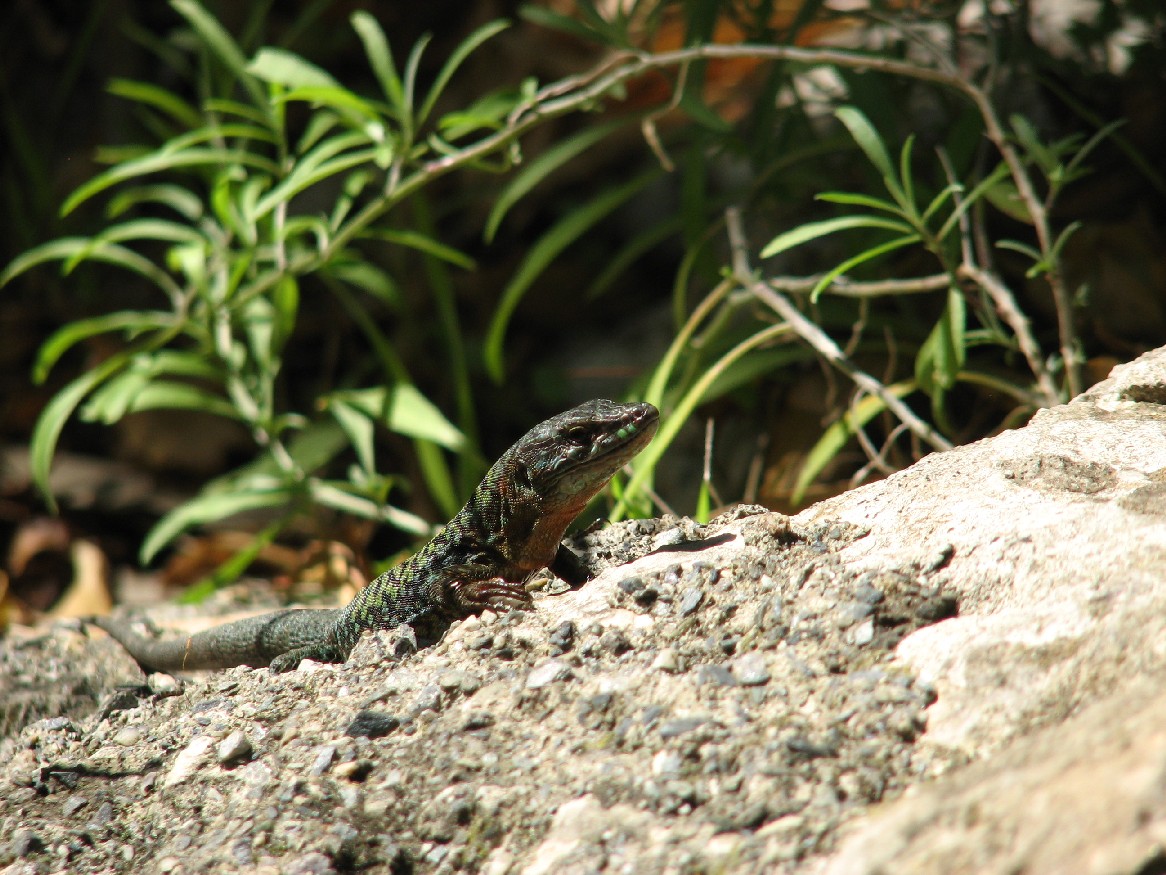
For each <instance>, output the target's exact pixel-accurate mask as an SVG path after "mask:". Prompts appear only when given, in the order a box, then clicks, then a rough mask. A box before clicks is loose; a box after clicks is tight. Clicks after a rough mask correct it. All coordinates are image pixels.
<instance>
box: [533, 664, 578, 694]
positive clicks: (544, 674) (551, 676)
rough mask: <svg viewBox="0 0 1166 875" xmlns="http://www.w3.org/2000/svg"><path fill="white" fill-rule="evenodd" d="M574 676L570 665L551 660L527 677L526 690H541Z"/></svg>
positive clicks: (534, 669)
mask: <svg viewBox="0 0 1166 875" xmlns="http://www.w3.org/2000/svg"><path fill="white" fill-rule="evenodd" d="M573 675H574V673H573V672H572V671H571V666H570V665H568V664H567V663H565V662H563V661H561V660H558V659H551V660H548V661H546V662H544V663H543V664H542V665H540V666H537V667H536V668H533V669H531V672H530V674H528V675H527V676H526V688H527V689H528V690H541V689H542V688H543V687H547V686H550V685H551V684H553V683H555V682H556V681H563V680H567V679H568V678H570V677H572V676H573Z"/></svg>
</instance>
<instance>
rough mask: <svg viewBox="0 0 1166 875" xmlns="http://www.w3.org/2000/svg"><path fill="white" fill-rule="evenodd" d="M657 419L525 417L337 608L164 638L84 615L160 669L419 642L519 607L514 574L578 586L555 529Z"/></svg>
mask: <svg viewBox="0 0 1166 875" xmlns="http://www.w3.org/2000/svg"><path fill="white" fill-rule="evenodd" d="M658 425H659V412H658V411H657V410H656V408H655V407H653V406H652V405H651V404H648V403H646V402H636V403H631V404H617V403H615V402H612V401H605V400H602V399H596V400H594V401H588V402H586V403H584V404H580V405H579V406H578V407H574V408H572V409H570V410H567V411H566V412H564V413H560V414H558V415H557V416H553V417H551V418H550V419H548V420H546V421H545V422H542V423H540V424H538V425H536V426H535V427H534V428H532V429H531V430H530V431H528V432H527V433H526V434H525V435H524V436H523V437H521V438H520V439H519V440H518V442H517V443H515V444H514V445H513V446H512V447H510V449H508V450H507V451H506V452H505V453H503V454H502V455H501V457H499V459H498V461H496V462H495V463H494V464H493V465H492V466H491V467H490V470H489V471H488V472H487V473H486V476H485V477H484V478H483V480H482V482H481V483H480V484H479V485H478V487H477V488H476V489H475V490H474V492H473V494H472V495H471V496H470V498H469V500H468V501H467V502H466V504H465V506H464V507H462V509H461V510H459V511H458V512H457V513H456V514H455V515H454V517H453V519H451V520H450V521H449V523H448V524H447V525H446V526H445V527H444V528H443V529H442V530H441V531H440V532H438V533H437V534H436V535H435V536H434V537H433V539H432V540H431V541H429V543H428V544H426V545H425V546H424V547H422V548H421V550H419V551H418V552H417V553H415V554H414V555H413V556H412V557H411V558H409V559H407V560H405V561H404V562H402V563H401V564H400V565H397V566H396V567H394V568H391V569H389V570H388V571H386V572H385V573H384V574H382V575H380V576H379V577H377V578H376V579H375V580H373V581H372V583H370V584H369V585H368V586H366V587H365V588H364V589H362V590H361V591H360V592H358V593H357V594H356V595H355V596H354V597H353V599H352V601H350V602H349V603H348V604H347V605H346V606H344V607H343V608H333V609H296V608H289V609H285V610H281V611H276V612H274V613H268V614H262V615H259V616H256V617H250V618H247V619H243V620H239V621H237V622H234V623H227V624H225V625H221V626H216V627H213V628H210V629H207V630H205V631H203V632H199V633H197V634H194V635H191V636H189V637H187V638H170V639H165V638H152V637H148V636H147V635H143V634H141V633H139V632H137V631H136V630H135V624H134V623H133V622H132V621H130V620H128V619H125V618H116V617H98V618H94V619H93V620H92V622H93V623H94V625H96V626H98V627H99V628H101V629H104V630H105V631H106V632H107V633H109V635H111V636H112V637H113V638H114V639H115V640H117V641H118V642H119V643H120V644H121V645H122V646H123V647H125V649H126V650H127V651H129V653H130V655H131V656H132V657H133V658H134V659H135V660H136V661H137V662H138V663H139V664H140V665H142V666H144V667H146V668H150V669H155V670H161V671H173V670H196V669H220V668H230V667H232V666H236V665H249V666H252V667H257V668H259V667H263V666H268V667H269V668H270V669H271V671H272V672H273V673H279V672H286V671H290V670H291V669H294V668H296V667H297V666H298V665H299V664H300V661H301V660H303V659H313V660H315V661H317V662H343V661H345V660H346V659H347V658H348V655H349V653H350V652H351V651H352V648H353V647H355V646H356V642H357V641H358V640H359V639H360V637H361V635H362V634H363V633H364V632H365V631H367V630H376V629H383V630H389V629H394V628H397V627H399V626H402V625H408V626H410V627H412V628H413V630H414V634H415V636H416V638H417V641H418V644H419V645H420V644H422V643H432V642H433V641H436V640H438V639H439V638H440V636H441V634H443V633H444V631H445V629H447V628H448V627H449V625H451V624H452V623H453V622H454V621H455V620H458V619H462V618H464V617H467V616H469V615H471V614H476V613H479V612H481V611H483V610H485V609H487V608H495V609H500V608H528V607H530V606H531V605H532V600H531V597H530V594H529V593H528V592H527V590H526V587H525V586H524V581H525V580H526V579H527V578H529V577H530V576H531V575H533V574H534V573H535V572H537V571H539V570H540V569H543V568H547V567H550V568H553V569H555V570H558V569H559V568H560V567H562V568H565V569H571V570H570V571H563V572H562V576H564V577H568V575H570V576H573V577H575V578H576V579H574V580H571V581H570V582H572V583H578V582H581V580H582V576H581V575H580V574H579V570H580V569H579V560H578V558H577V557H575V555H574V554H573V553H571V552H570V551H569V550H568V549H567V547H566V546H564V545H563V544H562V539H563V535H564V534H565V533H566V530H567V527H568V526H569V525H571V523H572V522H574V520H575V518H576V517H577V516H578V515H579V514H580V513H581V512H582V511H583V508H584V507H585V506H586V505H587V503H588V502H589V501H590V500H591V499H592V498H593V497H594V496H595V495H596V494H597V493H598V492H599V491H600V490H601V489H603V487H604V486H606V485H607V482H608V481H609V480H610V479H611V478H612V476H613V475H614V474H615V473H616V472H617V471H618V470H620V469H621V468H622V467H623V466H624V465H625V464H626V463H627V462H629V461H630V460H631V459H632V458H634V457H635V456H636V455H637V454H638V453H639V452H640V451H641V450H642V449H643V448H644V447H645V446H647V444H648V443H649V441H651V440H652V437H653V436H654V435H655V433H656V428H657V426H658ZM572 560H573V561H572ZM572 565H574V567H573V568H571V566H572Z"/></svg>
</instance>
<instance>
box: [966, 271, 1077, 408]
mask: <svg viewBox="0 0 1166 875" xmlns="http://www.w3.org/2000/svg"><path fill="white" fill-rule="evenodd" d="M956 273H957V274H958V275H959V276H960V277H963V278H965V279H969V280H971V281H972V282H974V283H975V284H976V285H978V286H979V287H980V288H982V289H983V290H984V291H985V292H987V293H988V295H989V296H990V297H991V298H992V303H994V304H995V305H996V312H998V313H999V314H1000V318H1001V319H1003V320H1004V321H1005V322H1007V323H1008V327H1009V328H1011V329H1012V333H1013V334H1015V335H1016V345H1017V346H1019V347H1020V352H1021V354H1023V355H1024V359H1025V361H1027V362H1028V367H1029V370H1031V371H1032V373H1033V376H1035V377H1036V381H1037V384H1038V385H1039V386H1040V391H1041V395H1042V396H1043V399H1044V402H1043V403H1044V406H1046V407H1051V406H1053V405H1054V404H1058V403H1060V400H1061V399H1060V394H1059V393H1058V391H1057V385H1056V383H1055V382H1054V381H1053V375H1052V374H1050V373H1049V369H1048V368H1046V367H1045V363H1044V358H1043V356H1042V355H1041V351H1040V345H1039V344H1038V343H1037V340H1036V337H1034V336H1033V333H1032V323H1031V322H1030V321H1029V318H1028V317H1027V316H1025V315H1024V312H1023V311H1022V310H1021V309H1020V305H1019V304H1017V303H1016V298H1015V297H1014V296H1013V294H1012V290H1011V289H1009V288H1008V286H1006V285H1005V284H1004V282H1003V281H1002V280H1001V279H1000V278H999V277H998V276H996V274H994V273H991V272H989V271H986V270H983V269H982V268H980V267H979V266H977V265H976V264H973V263H970V262H964V263H963V264H961V265H960V266H959V267H958V268H957V269H956Z"/></svg>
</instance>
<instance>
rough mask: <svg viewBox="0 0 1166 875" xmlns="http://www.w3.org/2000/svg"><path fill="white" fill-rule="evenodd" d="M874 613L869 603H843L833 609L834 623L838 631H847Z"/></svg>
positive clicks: (872, 606)
mask: <svg viewBox="0 0 1166 875" xmlns="http://www.w3.org/2000/svg"><path fill="white" fill-rule="evenodd" d="M873 613H874V605H872V604H871V603H870V602H843V603H842V604H840V605H839V606H838V607H837V608H835V609H834V623H835V625H837V626H838V628H839V629H849V628H850V627H851V626H853V625H854V624H855V623H858V622H861V621H862V620H865V619H866V618H867V617H869V616H870V615H871V614H873Z"/></svg>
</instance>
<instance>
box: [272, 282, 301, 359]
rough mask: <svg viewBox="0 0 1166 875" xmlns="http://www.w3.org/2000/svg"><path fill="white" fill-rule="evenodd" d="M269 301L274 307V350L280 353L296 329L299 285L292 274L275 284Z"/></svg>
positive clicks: (298, 309)
mask: <svg viewBox="0 0 1166 875" xmlns="http://www.w3.org/2000/svg"><path fill="white" fill-rule="evenodd" d="M271 303H272V305H273V306H274V307H275V345H276V352H277V353H282V352H283V348H284V347H285V346H286V345H287V342H288V339H289V338H290V337H291V336H292V332H293V331H295V329H296V316H297V315H298V314H299V311H300V287H299V284H298V283H297V282H296V278H295V277H294V276H284V277H283V278H282V279H280V281H279V282H278V283H276V284H275V288H274V289H272V292H271Z"/></svg>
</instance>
